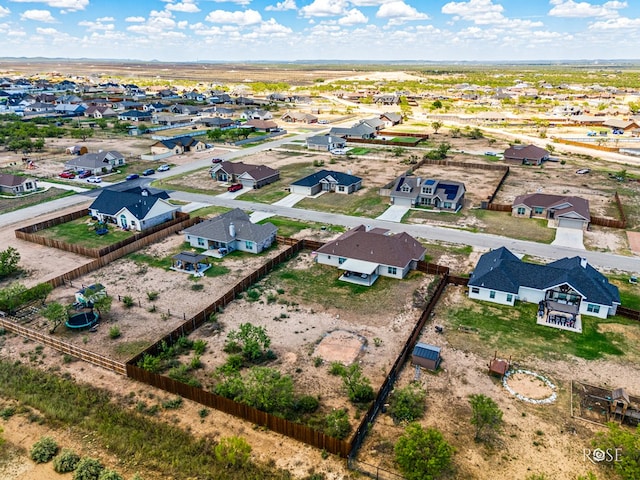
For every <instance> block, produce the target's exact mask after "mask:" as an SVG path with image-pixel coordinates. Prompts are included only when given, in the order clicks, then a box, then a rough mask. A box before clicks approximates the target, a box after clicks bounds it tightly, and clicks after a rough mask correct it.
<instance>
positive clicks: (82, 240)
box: [38, 216, 134, 248]
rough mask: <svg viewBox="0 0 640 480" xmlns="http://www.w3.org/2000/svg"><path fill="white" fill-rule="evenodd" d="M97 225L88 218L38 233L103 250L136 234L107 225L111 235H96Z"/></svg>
mask: <svg viewBox="0 0 640 480" xmlns="http://www.w3.org/2000/svg"><path fill="white" fill-rule="evenodd" d="M95 224H96V222H94V221H92V220H91V218H90V217H89V216H86V217H82V218H78V219H76V220H72V221H71V222H67V223H62V224H60V225H56V226H55V227H51V228H47V229H46V230H42V231H40V232H38V235H42V236H43V237H47V238H53V239H56V240H60V241H63V242H67V243H72V244H76V245H81V246H83V247H86V248H101V247H106V246H107V245H111V244H112V243H116V242H119V241H121V240H124V239H125V238H129V237H131V236H132V235H133V234H134V232H132V231H128V232H126V231H124V230H122V229H120V228H119V227H116V226H115V225H113V224H107V225H106V227H107V228H108V229H109V233H107V234H106V235H96V232H95Z"/></svg>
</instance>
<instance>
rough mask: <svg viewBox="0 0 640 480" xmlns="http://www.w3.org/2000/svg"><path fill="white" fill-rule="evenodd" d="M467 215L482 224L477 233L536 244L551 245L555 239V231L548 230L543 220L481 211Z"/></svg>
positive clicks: (470, 212)
mask: <svg viewBox="0 0 640 480" xmlns="http://www.w3.org/2000/svg"><path fill="white" fill-rule="evenodd" d="M469 214H470V215H473V216H475V217H476V218H477V219H479V220H481V221H482V223H484V226H482V227H479V228H478V229H477V231H478V232H482V233H491V234H493V235H500V236H503V237H509V238H517V239H519V240H530V241H532V242H538V243H551V242H553V239H554V238H555V237H556V231H555V230H554V229H553V228H548V227H547V224H548V221H547V220H545V219H543V218H514V217H512V216H511V214H509V213H508V212H494V211H491V210H481V209H477V210H470V211H469Z"/></svg>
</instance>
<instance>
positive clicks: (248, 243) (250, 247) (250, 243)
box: [244, 240, 253, 250]
mask: <svg viewBox="0 0 640 480" xmlns="http://www.w3.org/2000/svg"><path fill="white" fill-rule="evenodd" d="M244 247H245V248H248V249H249V250H253V242H252V241H251V240H247V241H246V242H244Z"/></svg>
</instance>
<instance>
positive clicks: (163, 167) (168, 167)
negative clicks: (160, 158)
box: [158, 163, 171, 172]
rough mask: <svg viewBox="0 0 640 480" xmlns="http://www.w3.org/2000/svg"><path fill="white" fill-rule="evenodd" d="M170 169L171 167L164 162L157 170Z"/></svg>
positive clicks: (164, 170)
mask: <svg viewBox="0 0 640 480" xmlns="http://www.w3.org/2000/svg"><path fill="white" fill-rule="evenodd" d="M170 169H171V167H170V166H169V165H167V164H166V163H165V164H164V165H160V166H159V167H158V171H159V172H166V171H168V170H170Z"/></svg>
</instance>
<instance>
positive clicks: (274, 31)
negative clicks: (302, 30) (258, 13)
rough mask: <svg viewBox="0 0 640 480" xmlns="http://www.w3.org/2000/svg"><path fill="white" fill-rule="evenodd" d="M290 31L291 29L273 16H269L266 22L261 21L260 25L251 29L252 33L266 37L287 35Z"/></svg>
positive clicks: (291, 31)
mask: <svg viewBox="0 0 640 480" xmlns="http://www.w3.org/2000/svg"><path fill="white" fill-rule="evenodd" d="M292 33H293V30H291V29H290V28H289V27H285V26H284V25H281V24H279V23H278V22H277V21H276V20H275V19H274V18H270V19H269V20H267V21H266V22H262V23H261V24H260V26H259V27H258V28H256V29H255V30H254V31H253V34H254V35H256V36H266V37H288V36H289V35H291V34H292ZM250 35H251V34H250Z"/></svg>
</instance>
